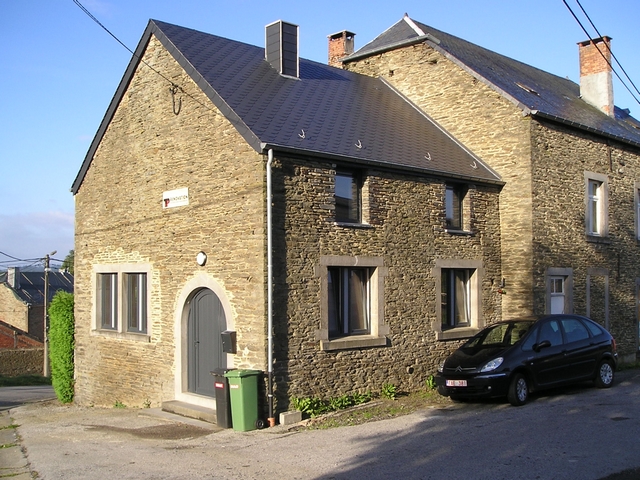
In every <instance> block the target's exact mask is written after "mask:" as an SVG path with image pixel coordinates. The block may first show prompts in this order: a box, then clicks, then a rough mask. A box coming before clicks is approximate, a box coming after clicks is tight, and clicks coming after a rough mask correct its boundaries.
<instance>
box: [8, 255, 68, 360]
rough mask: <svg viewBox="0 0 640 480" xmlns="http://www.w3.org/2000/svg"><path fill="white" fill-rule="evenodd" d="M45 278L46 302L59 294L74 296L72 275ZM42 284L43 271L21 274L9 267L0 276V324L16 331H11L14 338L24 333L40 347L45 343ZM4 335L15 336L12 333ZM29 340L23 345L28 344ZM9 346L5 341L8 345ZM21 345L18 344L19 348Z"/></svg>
mask: <svg viewBox="0 0 640 480" xmlns="http://www.w3.org/2000/svg"><path fill="white" fill-rule="evenodd" d="M48 278H49V299H48V301H49V302H51V299H52V298H53V296H54V295H55V293H56V292H57V291H58V290H63V291H65V292H70V293H73V275H71V274H70V273H68V272H49V277H48ZM44 282H45V275H44V272H43V271H21V270H20V268H18V267H9V268H8V269H7V271H6V272H0V321H2V322H5V323H6V324H7V325H8V326H10V327H15V329H14V330H12V332H16V333H15V335H18V336H20V335H21V334H19V333H18V332H24V333H26V334H28V337H31V339H35V340H37V341H38V342H40V344H41V345H42V341H43V339H44V327H43V325H44V290H45V289H44ZM7 332H8V330H6V331H5V333H7ZM7 334H8V335H10V336H15V335H14V333H7ZM25 338H26V337H25ZM31 339H29V340H25V342H27V343H28V344H31V343H32V341H31ZM10 343H11V342H10V341H8V340H7V344H10ZM22 343H23V342H18V345H22ZM10 348H13V347H10Z"/></svg>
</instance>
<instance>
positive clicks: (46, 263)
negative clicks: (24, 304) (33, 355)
mask: <svg viewBox="0 0 640 480" xmlns="http://www.w3.org/2000/svg"><path fill="white" fill-rule="evenodd" d="M56 251H57V250H54V251H53V252H51V253H48V254H46V255H45V256H44V319H43V322H44V325H43V328H44V366H43V368H42V370H43V375H44V376H45V377H47V378H48V377H49V376H51V372H50V371H49V370H50V368H49V311H48V310H49V272H50V271H51V268H49V255H55V254H56Z"/></svg>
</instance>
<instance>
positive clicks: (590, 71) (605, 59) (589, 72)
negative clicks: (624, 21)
mask: <svg viewBox="0 0 640 480" xmlns="http://www.w3.org/2000/svg"><path fill="white" fill-rule="evenodd" d="M578 49H579V52H580V96H581V97H582V99H583V100H584V101H585V102H587V103H589V104H590V105H593V106H594V107H596V108H598V109H600V110H602V111H603V112H604V113H606V114H607V115H609V116H610V117H613V116H614V112H613V109H614V105H613V80H612V75H611V73H612V72H611V37H606V36H605V37H601V38H596V39H594V40H587V41H584V42H580V43H578Z"/></svg>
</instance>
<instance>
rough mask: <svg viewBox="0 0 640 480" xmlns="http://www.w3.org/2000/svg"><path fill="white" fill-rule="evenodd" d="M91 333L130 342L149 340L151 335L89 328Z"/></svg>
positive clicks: (147, 341) (146, 341)
mask: <svg viewBox="0 0 640 480" xmlns="http://www.w3.org/2000/svg"><path fill="white" fill-rule="evenodd" d="M91 335H92V336H96V337H105V338H115V339H118V340H130V341H132V342H145V343H149V342H151V336H150V335H148V334H146V333H131V332H117V331H115V330H103V329H96V330H91Z"/></svg>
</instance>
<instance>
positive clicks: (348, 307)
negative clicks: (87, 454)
mask: <svg viewBox="0 0 640 480" xmlns="http://www.w3.org/2000/svg"><path fill="white" fill-rule="evenodd" d="M266 33H267V35H266V38H267V46H266V48H262V47H256V46H252V45H247V44H243V43H240V42H237V41H233V40H229V39H225V38H220V37H217V36H214V35H209V34H206V33H202V32H197V31H194V30H190V29H187V28H183V27H179V26H175V25H171V24H167V23H163V22H158V21H150V23H149V25H148V27H147V29H146V30H145V32H144V34H143V36H142V38H141V40H140V43H139V44H138V47H137V49H136V52H135V54H134V56H133V58H132V60H131V62H130V64H129V66H128V68H127V70H126V72H125V74H124V77H123V79H122V81H121V83H120V85H119V87H118V89H117V91H116V93H115V96H114V98H113V100H112V102H111V104H110V105H109V108H108V110H107V113H106V115H105V117H104V120H103V122H102V124H101V125H100V128H99V130H98V132H97V134H96V137H95V139H94V140H93V142H92V144H91V146H90V149H89V151H88V153H87V155H86V157H85V159H84V162H83V164H82V167H81V169H80V171H79V173H78V176H77V178H76V180H75V181H74V183H73V186H72V192H73V194H74V196H75V205H76V226H75V232H76V237H75V267H74V268H75V270H74V273H75V281H76V295H75V320H76V355H75V362H76V363H75V364H76V394H75V399H76V401H77V402H78V403H81V404H95V405H113V404H114V403H115V402H117V401H119V402H122V403H124V404H127V405H143V404H144V403H151V404H153V405H158V404H161V403H164V404H166V403H168V402H171V401H179V402H184V403H187V404H190V405H193V406H194V408H195V407H199V408H209V409H212V408H215V392H214V387H213V381H212V378H211V376H210V371H212V370H213V369H215V368H257V369H260V370H264V371H266V372H267V392H268V393H269V395H268V396H269V401H268V403H269V404H270V405H269V410H270V411H269V415H273V411H272V408H273V400H274V399H275V401H276V404H277V405H276V408H277V409H278V410H279V411H282V409H284V408H286V407H287V406H288V401H289V398H290V397H291V396H298V397H302V396H319V397H325V398H326V397H332V396H337V395H340V394H344V393H351V392H356V391H360V392H365V391H367V390H370V391H380V389H381V387H382V385H383V384H384V383H394V384H396V385H397V386H398V387H400V388H401V389H403V390H415V389H418V388H421V387H422V386H423V385H424V381H425V379H426V378H427V376H428V375H429V374H431V373H434V372H435V370H436V367H437V364H438V363H439V361H440V360H441V359H442V357H443V356H445V355H446V353H447V352H448V351H449V350H450V349H451V348H452V347H453V345H454V343H455V342H448V341H447V340H455V339H461V338H464V337H468V336H470V335H471V334H472V333H473V332H475V331H477V330H478V328H481V327H482V326H484V325H485V324H487V323H490V322H494V321H497V320H499V319H500V318H501V317H502V306H501V304H502V299H503V298H504V296H503V295H502V294H501V290H500V284H501V279H502V278H503V273H502V267H501V266H502V259H501V255H502V248H501V232H500V205H499V195H500V190H501V188H502V186H503V181H502V180H501V178H500V177H499V176H498V175H497V174H496V173H495V172H494V171H493V170H492V169H491V168H489V167H488V166H487V165H486V163H485V162H484V161H483V160H482V157H480V156H476V155H474V154H473V153H472V152H471V151H470V150H468V149H467V148H466V147H464V146H463V145H462V144H461V143H460V142H458V141H457V140H456V139H455V138H454V137H452V136H451V135H450V134H449V133H447V132H446V131H445V130H443V129H442V128H441V127H440V126H439V125H438V124H436V123H435V122H433V121H432V120H431V118H430V117H428V116H427V115H425V114H424V113H423V112H422V111H421V110H420V109H419V108H417V107H416V106H415V105H414V104H413V103H412V102H411V101H410V100H409V99H407V98H405V97H404V96H403V95H402V94H400V93H399V92H398V91H397V90H396V89H395V88H393V87H391V86H390V83H389V82H387V81H384V80H381V79H377V78H372V77H370V76H368V75H362V74H358V73H354V72H349V71H346V70H342V69H338V68H335V67H332V66H328V65H322V64H319V63H316V62H311V61H307V60H304V59H299V58H298V55H297V45H298V37H297V33H298V29H297V27H296V26H294V25H291V24H288V23H284V22H276V23H274V24H271V25H268V26H267V32H266ZM351 38H352V37H351ZM270 280H272V281H270ZM271 388H273V396H271V393H270V392H271Z"/></svg>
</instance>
